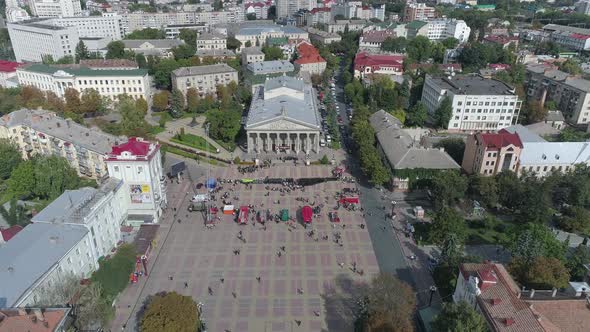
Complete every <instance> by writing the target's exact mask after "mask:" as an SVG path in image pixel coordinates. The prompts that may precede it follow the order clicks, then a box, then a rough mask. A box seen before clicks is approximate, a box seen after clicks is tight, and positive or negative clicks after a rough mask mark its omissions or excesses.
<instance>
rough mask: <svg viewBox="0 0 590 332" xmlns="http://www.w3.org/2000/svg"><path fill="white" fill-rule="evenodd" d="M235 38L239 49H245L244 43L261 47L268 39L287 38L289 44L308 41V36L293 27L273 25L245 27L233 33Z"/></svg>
mask: <svg viewBox="0 0 590 332" xmlns="http://www.w3.org/2000/svg"><path fill="white" fill-rule="evenodd" d="M235 38H236V39H237V40H239V41H240V43H242V45H241V46H240V49H238V50H237V51H241V48H244V47H246V43H248V42H249V43H250V44H251V46H263V45H264V44H265V43H266V41H267V40H268V39H269V38H287V40H288V42H289V43H293V44H295V43H298V42H300V41H309V35H308V33H307V32H306V31H304V30H301V29H299V28H297V27H294V26H282V25H275V24H260V25H258V24H256V25H245V26H243V27H241V28H240V29H239V30H238V32H236V33H235Z"/></svg>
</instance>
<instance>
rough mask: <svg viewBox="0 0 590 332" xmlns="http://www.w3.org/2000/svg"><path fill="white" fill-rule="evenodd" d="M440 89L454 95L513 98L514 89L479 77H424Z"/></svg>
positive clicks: (496, 81) (493, 80)
mask: <svg viewBox="0 0 590 332" xmlns="http://www.w3.org/2000/svg"><path fill="white" fill-rule="evenodd" d="M426 80H431V81H434V82H435V83H436V85H438V86H439V87H441V88H442V89H445V90H448V91H451V92H453V94H455V95H505V96H515V95H516V94H515V91H514V88H513V87H512V86H510V85H508V84H506V83H504V82H502V81H500V80H496V79H491V78H484V77H482V76H479V75H456V76H453V77H444V76H440V77H433V76H430V75H426Z"/></svg>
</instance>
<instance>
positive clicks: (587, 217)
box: [559, 206, 590, 234]
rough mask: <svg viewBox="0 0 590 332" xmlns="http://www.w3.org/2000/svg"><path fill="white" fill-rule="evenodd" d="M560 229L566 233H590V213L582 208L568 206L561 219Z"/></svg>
mask: <svg viewBox="0 0 590 332" xmlns="http://www.w3.org/2000/svg"><path fill="white" fill-rule="evenodd" d="M559 227H560V228H561V229H563V230H565V231H566V232H573V233H582V234H588V233H590V212H589V211H588V210H586V209H585V208H583V207H581V206H568V207H567V208H566V209H565V211H564V216H563V217H561V218H560V219H559Z"/></svg>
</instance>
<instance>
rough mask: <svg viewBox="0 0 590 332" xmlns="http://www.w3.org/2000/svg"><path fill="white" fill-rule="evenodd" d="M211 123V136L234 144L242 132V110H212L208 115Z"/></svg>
mask: <svg viewBox="0 0 590 332" xmlns="http://www.w3.org/2000/svg"><path fill="white" fill-rule="evenodd" d="M206 116H207V122H208V123H209V136H211V137H212V138H213V139H219V140H221V141H223V142H234V141H235V138H236V136H237V135H238V132H239V131H240V121H241V119H242V113H241V110H240V109H235V108H233V109H232V108H231V107H230V108H229V109H227V110H224V111H221V110H217V109H214V110H210V111H207V113H206Z"/></svg>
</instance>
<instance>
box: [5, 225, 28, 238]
mask: <svg viewBox="0 0 590 332" xmlns="http://www.w3.org/2000/svg"><path fill="white" fill-rule="evenodd" d="M22 229H23V228H22V226H19V225H14V226H12V227H9V228H6V229H0V233H2V238H3V239H4V241H5V242H8V240H10V239H12V238H13V237H14V236H15V235H16V234H17V233H18V232H20V231H22Z"/></svg>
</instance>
